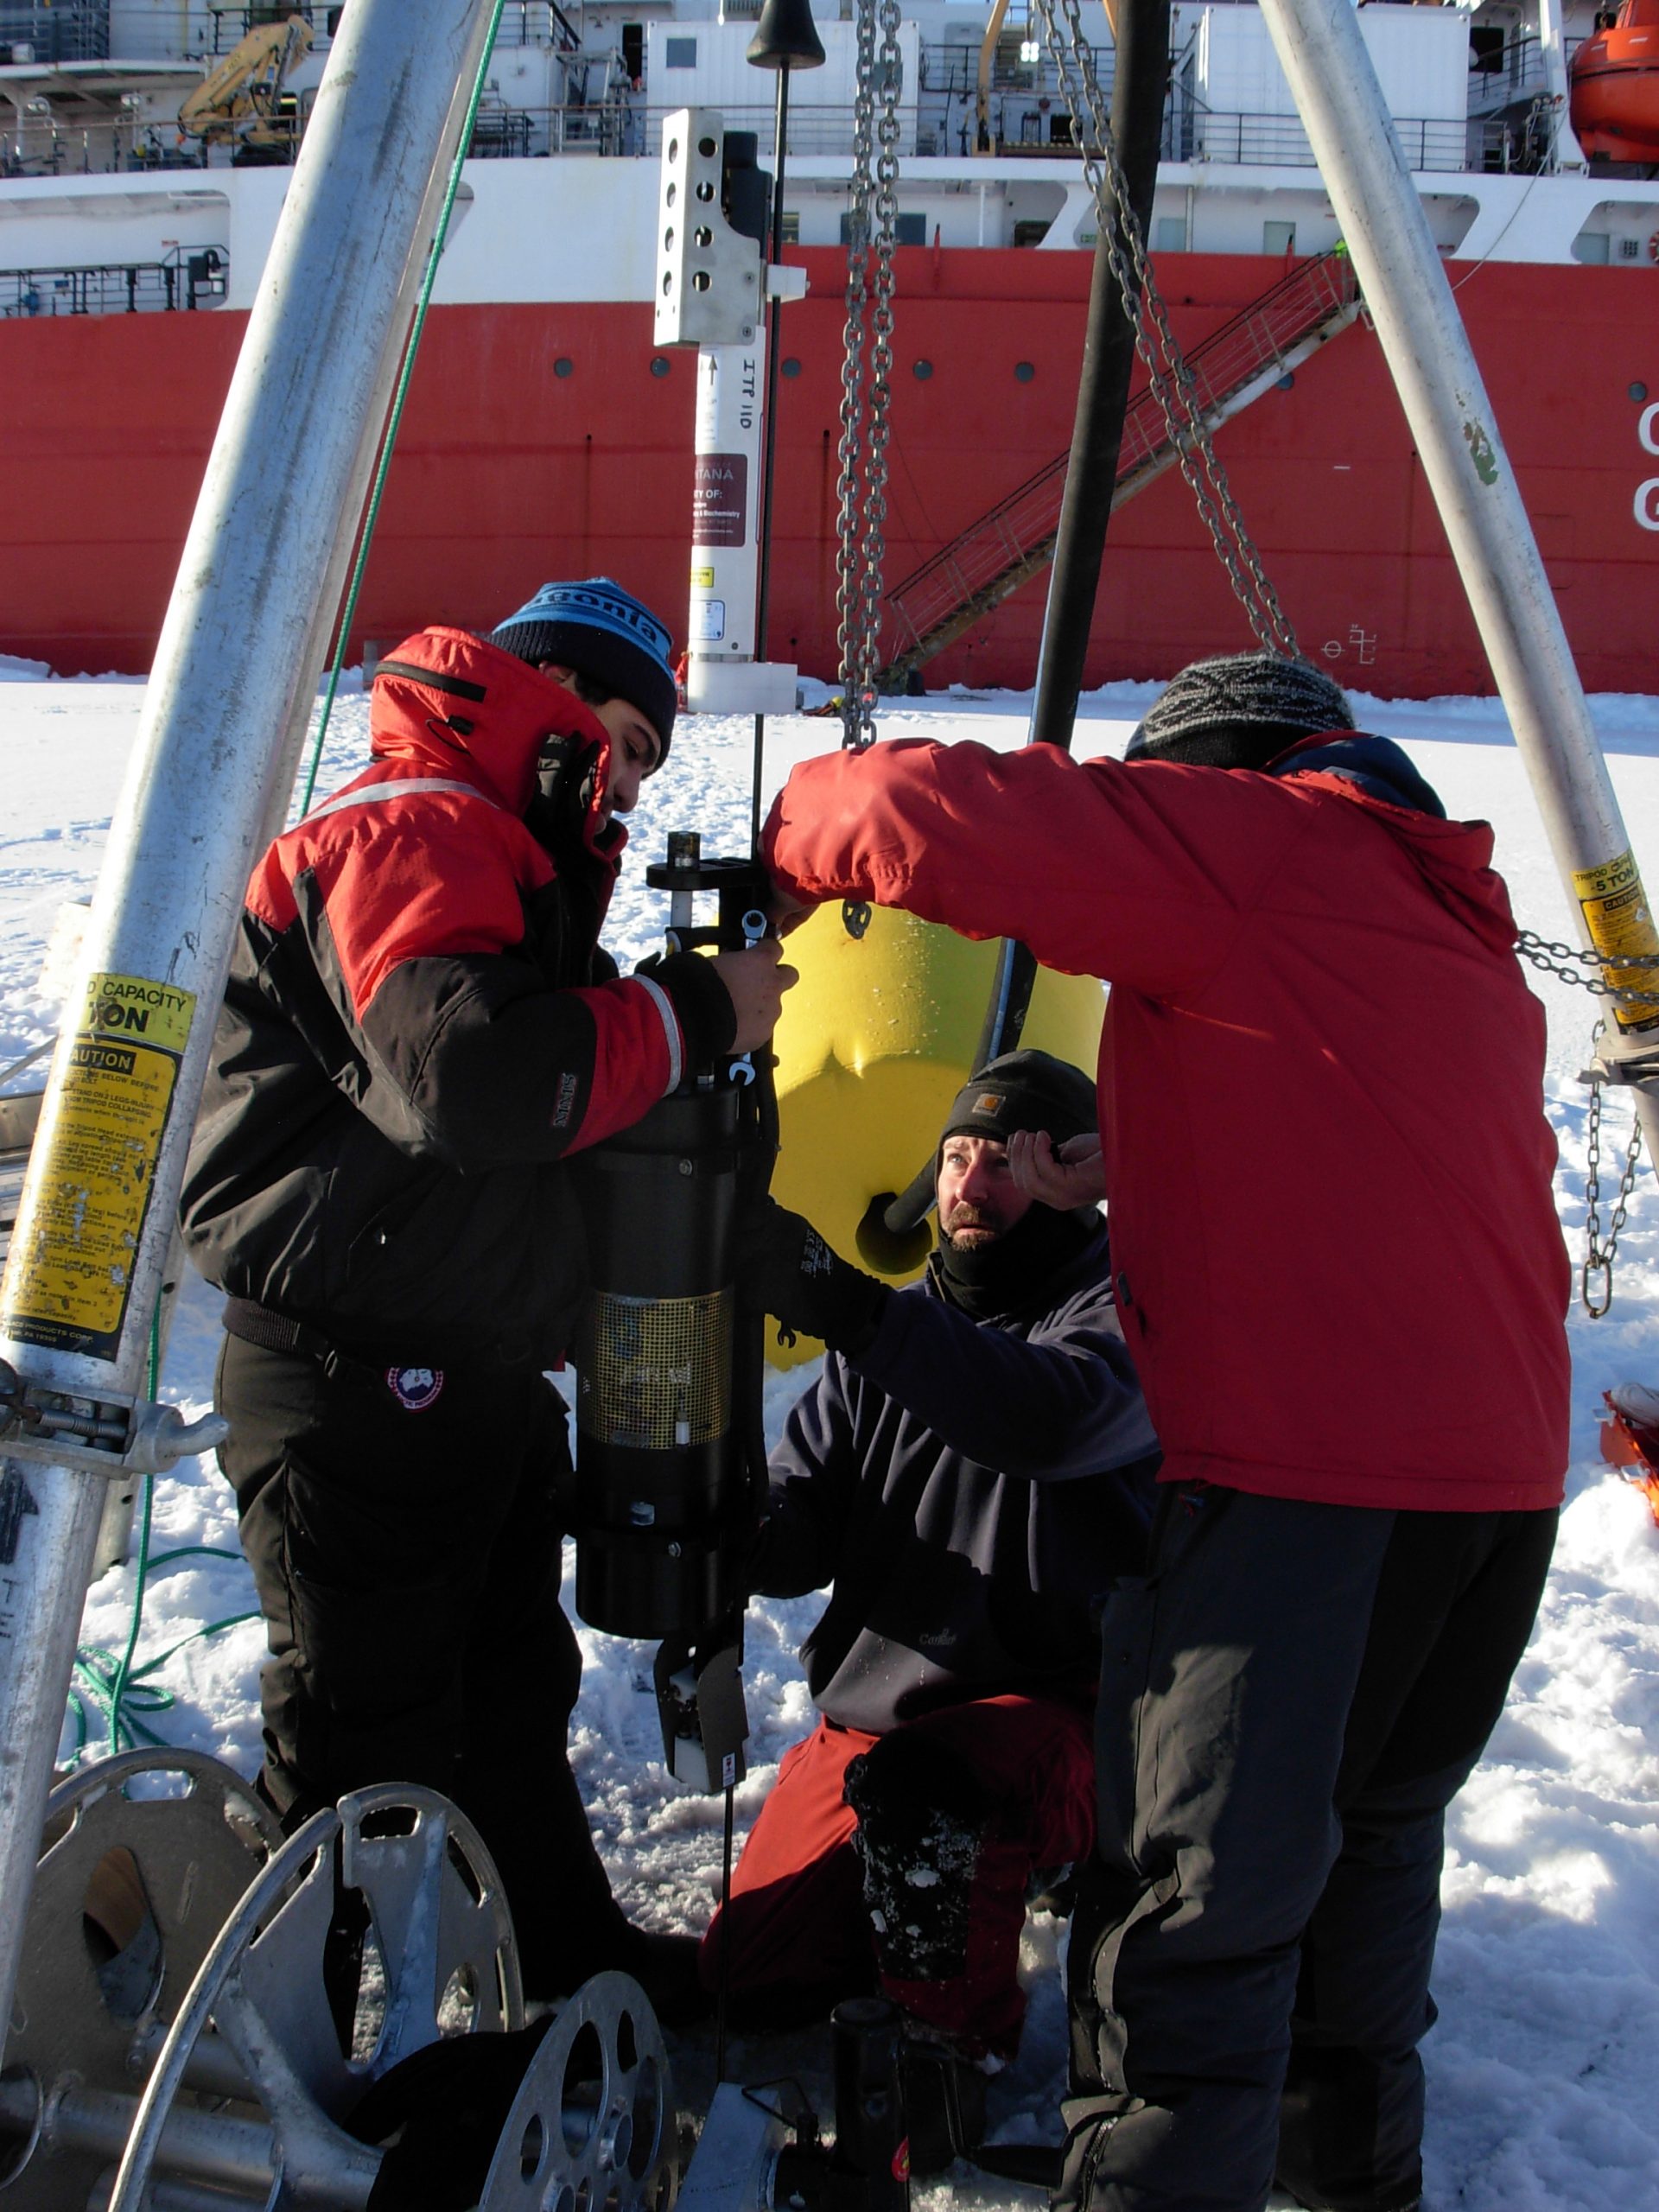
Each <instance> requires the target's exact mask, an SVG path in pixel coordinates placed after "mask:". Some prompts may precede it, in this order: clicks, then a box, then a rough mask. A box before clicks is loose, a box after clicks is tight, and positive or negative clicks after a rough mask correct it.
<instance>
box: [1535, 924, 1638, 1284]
mask: <svg viewBox="0 0 1659 2212" xmlns="http://www.w3.org/2000/svg"><path fill="white" fill-rule="evenodd" d="M1551 949H1552V950H1554V948H1553V947H1552V948H1551ZM1606 1026H1607V1025H1606V1023H1605V1022H1603V1021H1599V1022H1598V1023H1597V1024H1596V1031H1595V1036H1594V1037H1593V1038H1592V1039H1591V1050H1592V1052H1593V1051H1594V1049H1595V1046H1596V1045H1597V1044H1598V1043H1599V1041H1600V1039H1601V1035H1602V1033H1603V1031H1604V1030H1605V1028H1606ZM1605 1089H1606V1085H1605V1084H1604V1083H1602V1082H1600V1081H1599V1079H1597V1078H1595V1077H1592V1080H1591V1084H1590V1116H1589V1127H1588V1130H1587V1133H1586V1147H1585V1173H1584V1237H1585V1245H1584V1265H1583V1267H1582V1268H1580V1271H1579V1297H1580V1300H1581V1301H1582V1302H1583V1306H1584V1310H1585V1312H1586V1313H1587V1314H1588V1315H1589V1316H1590V1318H1591V1319H1592V1321H1599V1320H1600V1319H1601V1317H1602V1315H1603V1314H1604V1313H1606V1311H1607V1309H1608V1308H1609V1306H1611V1304H1612V1302H1613V1261H1614V1259H1615V1257H1616V1256H1617V1255H1618V1239H1619V1236H1620V1233H1621V1231H1622V1230H1623V1229H1624V1217H1625V1215H1626V1213H1627V1212H1628V1211H1630V1193H1631V1192H1632V1191H1633V1190H1634V1189H1635V1188H1636V1170H1637V1162H1638V1160H1640V1159H1641V1157H1642V1121H1641V1116H1639V1115H1638V1116H1637V1118H1636V1119H1635V1121H1634V1122H1632V1123H1631V1125H1630V1150H1629V1151H1628V1152H1627V1153H1626V1154H1625V1155H1624V1173H1623V1174H1622V1175H1621V1176H1620V1177H1619V1179H1618V1198H1617V1200H1616V1201H1615V1203H1614V1205H1613V1212H1612V1218H1611V1220H1610V1221H1609V1223H1608V1224H1607V1241H1606V1243H1605V1244H1604V1243H1602V1241H1601V1105H1602V1092H1603V1091H1604V1090H1605ZM1592 1284H1593V1285H1594V1286H1595V1287H1594V1288H1593V1289H1592Z"/></svg>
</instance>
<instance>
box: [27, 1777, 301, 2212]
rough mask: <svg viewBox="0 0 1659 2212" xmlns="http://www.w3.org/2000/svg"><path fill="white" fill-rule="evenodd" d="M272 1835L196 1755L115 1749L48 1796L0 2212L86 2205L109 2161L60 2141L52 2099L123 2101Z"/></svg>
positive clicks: (235, 1784)
mask: <svg viewBox="0 0 1659 2212" xmlns="http://www.w3.org/2000/svg"><path fill="white" fill-rule="evenodd" d="M135 1789H137V1791H138V1792H139V1794H136V1795H135V1794H134V1793H135ZM146 1789H148V1794H145V1793H146ZM281 1840H282V1837H281V1833H280V1831H279V1829H278V1828H277V1824H276V1822H275V1821H274V1820H273V1819H272V1818H271V1816H270V1813H269V1812H268V1811H267V1810H266V1808H265V1807H264V1804H263V1803H262V1802H261V1801H260V1800H259V1799H258V1798H257V1796H255V1795H254V1793H253V1791H252V1789H251V1788H250V1787H249V1785H248V1784H247V1783H245V1782H244V1781H243V1780H242V1779H241V1777H240V1776H238V1775H236V1774H233V1773H232V1771H231V1770H230V1769H229V1768H228V1767H226V1766H221V1765H220V1764H219V1762H218V1761H217V1760H216V1759H211V1758H207V1757H206V1756H205V1755H204V1754H203V1753H201V1752H200V1751H170V1750H160V1751H124V1752H122V1753H120V1754H118V1756H117V1757H115V1758H107V1759H101V1760H99V1761H98V1762H97V1763H96V1764H93V1765H91V1766H88V1767H86V1769H84V1770H82V1771H81V1772H80V1773H79V1774H76V1775H74V1776H73V1777H71V1778H70V1779H69V1780H68V1781H67V1782H63V1783H60V1784H59V1785H58V1787H57V1788H56V1789H54V1791H53V1792H52V1794H51V1796H50V1797H49V1798H48V1800H47V1808H46V1824H45V1827H44V1830H43V1841H42V1847H41V1859H40V1863H39V1865H38V1866H37V1868H36V1870H35V1888H34V1892H33V1895H32V1897H31V1898H30V1901H29V1920H28V1925H27V1928H26V1929H25V1931H24V1937H23V1944H22V1957H21V1960H20V1962H19V1967H18V1975H17V1989H16V2001H15V2003H14V2005H13V2009H12V2019H11V2031H10V2035H9V2036H8V2037H7V2039H6V2045H5V2054H4V2056H5V2066H4V2072H3V2075H0V2100H3V2104H4V2107H5V2111H4V2123H3V2124H5V2125H6V2126H7V2132H6V2133H0V2206H3V2208H4V2212H60V2208H61V2207H62V2206H64V2205H66V2204H77V2203H82V2202H85V2201H86V2195H87V2192H88V2190H89V2189H90V2188H91V2186H92V2183H93V2181H94V2179H95V2178H96V2177H97V2176H98V2175H99V2173H100V2172H101V2171H105V2170H106V2169H107V2167H108V2164H109V2153H108V2151H107V2150H102V2151H100V2150H98V2149H95V2148H83V2147H79V2146H77V2145H75V2144H74V2143H73V2142H71V2141H67V2140H64V2139H60V2138H59V2137H58V2136H57V2135H56V2134H55V2133H54V2127H53V2118H54V2112H55V2110H56V2107H57V2104H58V2101H59V2100H60V2095H61V2094H62V2093H63V2091H64V2090H65V2088H66V2087H72V2088H73V2090H74V2091H75V2093H76V2094H80V2095H82V2096H86V2095H87V2094H92V2095H94V2096H96V2095H100V2094H102V2095H116V2096H121V2097H124V2098H125V2099H126V2100H128V2101H130V2100H131V2098H132V2096H133V2094H134V2091H135V2088H136V2085H137V2081H138V2080H139V2079H140V2078H141V2077H142V2075H143V2072H144V2070H145V2069H146V2067H147V2065H148V2063H149V2056H150V2054H152V2053H153V2051H154V2050H155V2049H156V2044H158V2043H159V2041H160V2039H161V2037H162V2033H163V2032H164V2031H165V2026H166V2024H167V2023H168V2021H169V2020H171V2019H172V2018H173V2017H174V2015H175V2013H176V2012H177V2011H178V2008H179V2006H180V2005H181V2003H182V2001H183V1999H184V1994H185V1992H186V1991H187V1990H188V1988H189V1986H190V1985H191V1983H192V1981H193V1980H194V1978H195V1975H196V1972H197V1969H198V1968H199V1967H200V1965H201V1962H202V1961H203V1959H204V1958H205V1957H206V1956H207V1952H208V1949H209V1947H210V1946H211V1945H212V1943H213V1939H214V1937H215V1936H217V1935H218V1933H219V1929H220V1928H221V1927H222V1926H223V1925H224V1923H225V1920H226V1916H228V1915H229V1914H230V1912H231V1911H232V1909H233V1908H234V1906H235V1904H236V1902H237V1899H238V1897H241V1895H242V1893H243V1892H244V1891H245V1889H246V1888H247V1886H248V1884H249V1883H250V1882H251V1880H252V1879H253V1878H254V1877H255V1876H256V1875H257V1873H258V1872H259V1871H260V1869H261V1868H262V1867H263V1866H265V1865H266V1863H267V1862H268V1861H269V1859H270V1857H271V1855H272V1854H273V1853H275V1851H276V1850H277V1847H278V1846H279V1844H280V1843H281ZM31 2113H32V2117H31V2116H30V2115H31ZM19 2126H21V2129H22V2132H21V2133H16V2132H12V2131H13V2130H16V2129H17V2128H18V2127H19Z"/></svg>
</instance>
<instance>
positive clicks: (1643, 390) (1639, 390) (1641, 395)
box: [1625, 384, 1648, 407]
mask: <svg viewBox="0 0 1659 2212" xmlns="http://www.w3.org/2000/svg"><path fill="white" fill-rule="evenodd" d="M1647 396H1648V387H1647V386H1646V385H1644V384H1633V385H1630V388H1629V390H1628V391H1627V392H1626V393H1625V397H1626V398H1627V399H1633V400H1634V401H1635V402H1636V404H1637V406H1638V407H1639V406H1640V405H1641V404H1642V403H1643V400H1644V399H1645V398H1646V397H1647Z"/></svg>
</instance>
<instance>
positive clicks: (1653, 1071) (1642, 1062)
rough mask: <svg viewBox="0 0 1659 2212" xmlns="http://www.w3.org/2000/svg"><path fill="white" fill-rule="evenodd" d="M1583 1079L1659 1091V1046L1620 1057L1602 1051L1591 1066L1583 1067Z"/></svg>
mask: <svg viewBox="0 0 1659 2212" xmlns="http://www.w3.org/2000/svg"><path fill="white" fill-rule="evenodd" d="M1579 1081H1580V1083H1590V1084H1594V1083H1612V1084H1624V1086H1625V1087H1626V1089H1628V1090H1659V1046H1650V1047H1649V1049H1648V1050H1647V1051H1645V1052H1625V1053H1622V1054H1618V1055H1617V1056H1610V1055H1609V1054H1607V1053H1605V1052H1598V1053H1597V1054H1596V1056H1595V1058H1594V1059H1592V1061H1591V1063H1590V1065H1589V1066H1588V1067H1587V1068H1580V1071H1579Z"/></svg>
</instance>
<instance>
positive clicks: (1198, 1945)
mask: <svg viewBox="0 0 1659 2212" xmlns="http://www.w3.org/2000/svg"><path fill="white" fill-rule="evenodd" d="M1555 1518H1556V1516H1555V1515H1554V1512H1553V1511H1552V1512H1541V1513H1491V1514H1454V1513H1444V1514H1436V1513H1403V1512H1400V1513H1396V1512H1386V1511H1373V1510H1363V1509H1358V1508H1354V1507H1344V1506H1332V1505H1313V1504H1306V1503H1299V1502H1296V1501H1293V1500H1286V1499H1278V1498H1268V1497H1251V1496H1248V1495H1245V1494H1244V1493H1242V1492H1239V1491H1225V1490H1219V1489H1215V1488H1211V1487H1206V1486H1202V1485H1196V1486H1193V1487H1192V1488H1190V1489H1187V1488H1180V1489H1172V1490H1171V1491H1169V1492H1167V1493H1166V1497H1165V1499H1164V1501H1163V1504H1162V1507H1161V1508H1160V1518H1159V1522H1158V1527H1157V1529H1156V1531H1155V1533H1154V1553H1153V1565H1152V1571H1151V1573H1149V1574H1148V1575H1147V1577H1146V1578H1145V1579H1144V1580H1137V1581H1134V1582H1128V1583H1124V1584H1121V1585H1120V1586H1118V1588H1117V1590H1116V1592H1114V1594H1113V1596H1112V1597H1111V1598H1110V1599H1109V1601H1108V1604H1107V1607H1106V1611H1105V1614H1104V1617H1103V1643H1102V1662H1103V1670H1102V1684H1101V1700H1100V1707H1099V1714H1098V1724H1097V1733H1096V1783H1097V1787H1098V1789H1099V1793H1100V1840H1099V1846H1098V1855H1097V1857H1096V1860H1095V1861H1094V1863H1093V1864H1092V1866H1091V1867H1090V1872H1089V1877H1088V1879H1087V1881H1086V1883H1085V1885H1084V1893H1083V1896H1082V1897H1081V1899H1080V1902H1079V1908H1078V1916H1077V1921H1076V1923H1074V1927H1073V1933H1072V1942H1071V1960H1070V1974H1071V2011H1072V2089H1073V2093H1074V2094H1073V2098H1072V2100H1071V2101H1070V2102H1069V2103H1068V2105H1067V2107H1066V2118H1067V2124H1068V2138H1067V2154H1066V2171H1065V2180H1064V2182H1063V2183H1062V2186H1061V2190H1060V2199H1059V2201H1060V2202H1062V2203H1064V2204H1066V2205H1069V2206H1071V2207H1075V2208H1078V2212H1260V2208H1261V2207H1262V2205H1263V2204H1264V2202H1265V2201H1266V2198H1267V2196H1268V2190H1269V2188H1270V2187H1271V2185H1272V2183H1273V2180H1274V2173H1275V2171H1277V2172H1278V2174H1279V2176H1280V2178H1281V2180H1282V2181H1283V2182H1284V2183H1286V2184H1287V2185H1288V2186H1290V2187H1291V2188H1293V2189H1294V2190H1295V2192H1296V2193H1297V2194H1298V2195H1299V2196H1301V2197H1303V2198H1304V2200H1305V2201H1306V2202H1310V2203H1313V2204H1319V2205H1325V2206H1328V2207H1332V2208H1335V2212H1395V2208H1397V2207H1403V2206H1408V2205H1411V2204H1414V2202H1416V2199H1417V2196H1418V2194H1419V2192H1420V2190H1421V2139H1422V2122H1423V2075H1422V2065H1421V2060H1420V2059H1419V2057H1418V2055H1417V2044H1418V2042H1419V2040H1420V2038H1421V2036H1422V2034H1423V2033H1424V2031H1425V2030H1426V2029H1427V2027H1428V2026H1429V2024H1431V2022H1432V2020H1433V2004H1432V2001H1431V1999H1430V1997H1429V1989H1428V1983H1429V1971H1430V1967H1431V1965H1432V1962H1433V1950H1434V1938H1435V1934H1436V1931H1437V1929H1438V1925H1439V1919H1440V1866H1441V1858H1442V1852H1443V1847H1444V1831H1445V1811H1446V1806H1447V1805H1448V1804H1449V1803H1450V1802H1451V1800H1452V1797H1453V1796H1455V1795H1456V1793H1457V1791H1458V1790H1459V1789H1460V1788H1461V1787H1462V1785H1463V1783H1464V1782H1465V1780H1466V1779H1467V1777H1468V1776H1469V1774H1470V1771H1471V1769H1472V1768H1473V1766H1474V1764H1475V1763H1476V1761H1477V1760H1478V1758H1479V1756H1480V1753H1481V1751H1482V1748H1483V1747H1484V1744H1485V1742H1486V1738H1487V1737H1488V1736H1489V1735H1490V1733H1491V1729H1492V1727H1493V1725H1494V1723H1495V1722H1496V1720H1497V1716H1498V1713H1499V1712H1500V1711H1501V1709H1502V1707H1503V1698H1504V1694H1505V1693H1506V1691H1507V1688H1508V1686H1509V1681H1510V1675H1511V1674H1512V1673H1513V1671H1514V1669H1515V1665H1516V1661H1517V1660H1518V1659H1519V1657H1520V1656H1521V1653H1522V1649H1524V1647H1525V1644H1526V1641H1527V1637H1528V1636H1529V1633H1530V1631H1531V1626H1532V1621H1533V1618H1534V1615H1535V1611H1536V1609H1537V1603H1538V1599H1539V1595H1540V1592H1541V1589H1542V1587H1543V1580H1544V1576H1545V1573H1546V1571H1547V1569H1548V1563H1549V1554H1550V1549H1551V1547H1552V1545H1553V1543H1554V1530H1555Z"/></svg>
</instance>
